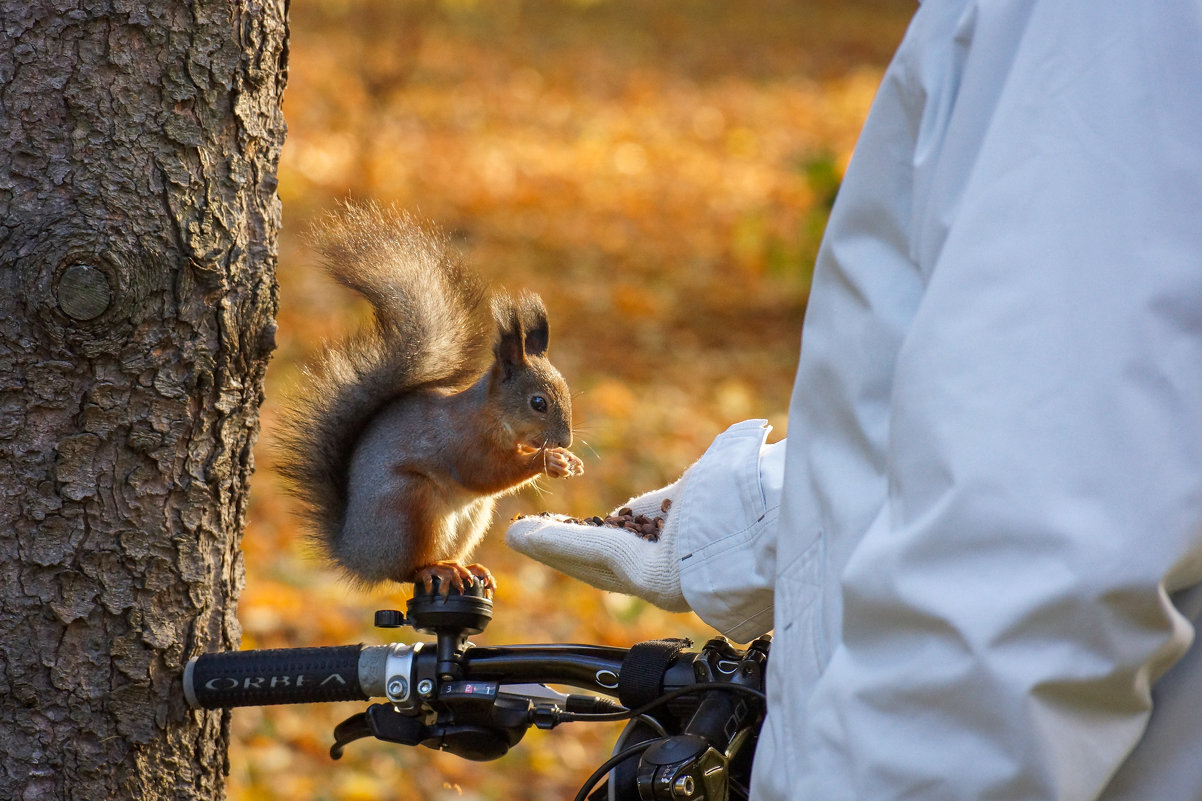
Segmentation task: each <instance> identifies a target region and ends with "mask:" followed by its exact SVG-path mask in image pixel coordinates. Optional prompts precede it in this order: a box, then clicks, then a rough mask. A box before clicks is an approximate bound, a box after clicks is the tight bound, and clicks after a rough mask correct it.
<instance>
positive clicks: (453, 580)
mask: <svg viewBox="0 0 1202 801" xmlns="http://www.w3.org/2000/svg"><path fill="white" fill-rule="evenodd" d="M435 579H438V589H439V593H440V594H441V595H442V596H443V597H444V598H445V597H447V596H448V595H450V593H451V588H452V587H454V588H455V590H456V591H457V592H459V593H460V594H462V593H463V589H464V587H466V586H468V585H470V584H471V583H472V582H473V581H474V580H475V579H480V583H481V584H483V585H484V597H486V598H491V597H492V596H493V593H494V592H496V589H497V580H496V579H495V578H493V574H492V571H490V570H489V569H488V568H487V567H485V566H484V565H482V564H479V563H476V564H470V565H467V566H464V565H461V564H459V563H458V562H451V561H442V562H434V563H433V564H429V565H425V566H424V567H419V568H418V569H417V572H415V573H414V574H413V583H414V584H420V585H422V587H424V588H425V590H426V593H427V594H428V593H432V592H434V580H435Z"/></svg>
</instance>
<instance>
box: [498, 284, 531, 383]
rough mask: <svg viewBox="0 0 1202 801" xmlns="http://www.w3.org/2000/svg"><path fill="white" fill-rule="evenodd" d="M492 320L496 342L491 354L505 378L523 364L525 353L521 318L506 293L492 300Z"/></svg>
mask: <svg viewBox="0 0 1202 801" xmlns="http://www.w3.org/2000/svg"><path fill="white" fill-rule="evenodd" d="M492 314H493V319H495V320H496V322H497V342H496V344H495V345H494V346H493V354H494V355H495V356H496V357H497V364H498V365H499V366H501V367H503V368H504V370H505V376H504V377H505V378H509V376H510V375H511V374H512V372H513V370H514V369H516V368H518V367H520V366H521V365H523V364H525V362H526V352H525V349H524V348H523V346H522V318H521V314H520V311H519V308H518V305H517V304H516V303H514V302H513V298H511V297H510V296H509V294H508V293H506V292H498V293H497V294H496V295H494V296H493V299H492Z"/></svg>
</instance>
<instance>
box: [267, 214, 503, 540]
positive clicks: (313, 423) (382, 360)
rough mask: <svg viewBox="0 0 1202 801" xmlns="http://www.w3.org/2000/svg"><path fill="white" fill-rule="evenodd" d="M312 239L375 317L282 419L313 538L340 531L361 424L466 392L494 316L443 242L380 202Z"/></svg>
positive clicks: (326, 359)
mask: <svg viewBox="0 0 1202 801" xmlns="http://www.w3.org/2000/svg"><path fill="white" fill-rule="evenodd" d="M311 241H312V243H313V244H314V246H315V247H316V248H317V250H318V252H319V253H320V254H321V258H322V263H323V265H324V267H325V268H326V270H327V271H328V272H329V273H330V275H331V276H332V277H333V278H334V279H335V280H336V281H338V282H339V283H340V284H342V285H344V286H347V287H349V288H351V289H353V290H355V291H356V292H358V293H360V294H361V295H363V296H364V297H365V298H367V300H368V301H369V302H370V303H371V305H372V307H373V309H374V310H375V319H374V321H373V323H372V324H371V325H369V326H367V327H366V328H365V330H363V331H362V332H361V333H359V334H358V335H356V336H354V337H352V338H350V339H348V340H345V341H343V342H341V343H338V344H335V345H332V346H330V347H328V348H327V349H326V351H325V353H324V354H323V355H322V357H321V358H320V359H319V360H318V362H317V363H316V364H315V365H314V366H313V367H311V368H309V369H307V370H306V371H305V373H304V377H303V379H302V380H303V382H304V383H303V385H302V387H301V388H300V391H299V392H298V393H296V395H295V397H294V398H293V399H292V401H291V403H290V404H289V406H288V408H287V409H286V410H285V412H284V419H283V425H282V426H281V435H280V438H279V443H278V445H279V459H278V461H279V468H278V469H279V472H280V473H281V475H283V476H284V478H285V479H287V480H288V482H289V484H290V485H291V489H292V492H293V494H294V495H295V496H296V497H297V498H298V499H299V500H300V501H301V502H302V504H304V507H305V512H306V514H307V516H308V517H309V518H310V523H311V524H312V526H313V528H314V529H315V532H314V533H315V536H314V540H315V541H317V542H319V543H329V542H332V541H333V539H334V538H336V537H337V536H338V535H339V533H340V531H341V528H342V522H343V518H344V514H345V510H346V486H347V473H348V471H349V467H350V462H351V456H352V454H353V452H354V447H355V444H356V442H357V440H358V438H359V435H360V434H361V433H362V431H363V429H364V427H365V426H366V425H367V423H368V422H369V421H370V420H371V419H372V417H373V416H374V415H375V414H376V412H378V411H379V410H380V408H381V407H382V406H384V405H385V404H387V403H388V402H389V401H391V400H393V399H395V398H397V397H400V396H401V395H404V394H405V393H407V392H411V391H413V390H415V389H418V388H421V387H443V386H446V387H455V388H457V387H460V386H463V385H465V384H467V383H468V382H470V381H471V380H472V379H474V378H477V377H479V375H480V374H481V373H482V372H483V370H484V366H485V365H486V363H487V360H488V358H489V344H490V342H491V339H492V313H491V311H490V309H489V301H488V292H487V289H486V287H485V285H484V283H483V282H482V281H481V279H480V278H479V277H478V276H477V275H476V274H475V273H474V272H473V271H471V270H470V269H469V268H468V267H467V266H466V265H465V264H463V262H462V261H461V259H460V257H459V256H458V254H457V253H455V251H454V250H453V248H451V247H450V245H449V243H448V242H447V241H446V237H445V236H443V235H441V234H437V233H431V232H429V231H426V230H423V228H422V227H421V226H420V225H419V224H418V223H417V221H416V220H415V219H413V217H412V216H410V215H409V214H407V213H403V212H397V211H395V210H393V209H381V208H380V207H379V206H377V205H376V204H374V203H369V204H347V205H346V206H345V207H344V208H343V209H342V210H341V211H340V212H339V213H334V214H330V215H329V216H328V217H327V218H326V219H325V220H323V221H322V222H321V223H319V224H318V225H317V226H315V227H314V230H313V233H312V234H311Z"/></svg>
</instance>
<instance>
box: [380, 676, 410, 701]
mask: <svg viewBox="0 0 1202 801" xmlns="http://www.w3.org/2000/svg"><path fill="white" fill-rule="evenodd" d="M385 689H386V690H387V691H388V699H389V700H390V701H402V700H404V699H405V698H407V697H408V696H409V684H408V683H407V682H406V681H405V680H404V679H402V678H401V677H400V676H393V677H392V678H391V679H389V680H388V686H387V687H386V688H385Z"/></svg>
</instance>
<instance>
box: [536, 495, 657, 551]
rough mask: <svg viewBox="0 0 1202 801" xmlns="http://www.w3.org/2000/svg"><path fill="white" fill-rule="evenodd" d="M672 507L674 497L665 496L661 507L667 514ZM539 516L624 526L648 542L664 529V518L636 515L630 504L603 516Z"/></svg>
mask: <svg viewBox="0 0 1202 801" xmlns="http://www.w3.org/2000/svg"><path fill="white" fill-rule="evenodd" d="M671 508H672V499H671V498H664V502H663V503H661V504H660V506H659V509H660V511H661V512H663V513H664V514H665V515H667V514H668V510H669V509H671ZM539 517H554V518H557V519H558V520H559V521H560V522H563V523H575V524H576V525H578V526H607V527H609V528H624V529H626V530H627V531H630V532H632V533H634V534H635V535H637V536H639V537H642V538H643V539H645V540H647V541H648V542H656V541H658V540H659V534H660V532H661V531H663V530H664V518H662V517H659V516H656V517H647V515H636V514H635V513H634V511H633V510H631V508H630V507H629V506H623V507H622V508H621V509H619V510H618V511H616V512H614V513H613V514H611V515H606V516H605V517H601V516H600V515H594V516H592V517H584V518H580V517H563V516H561V515H553V514H551V513H550V512H543V513H542V514H541V515H539Z"/></svg>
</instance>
